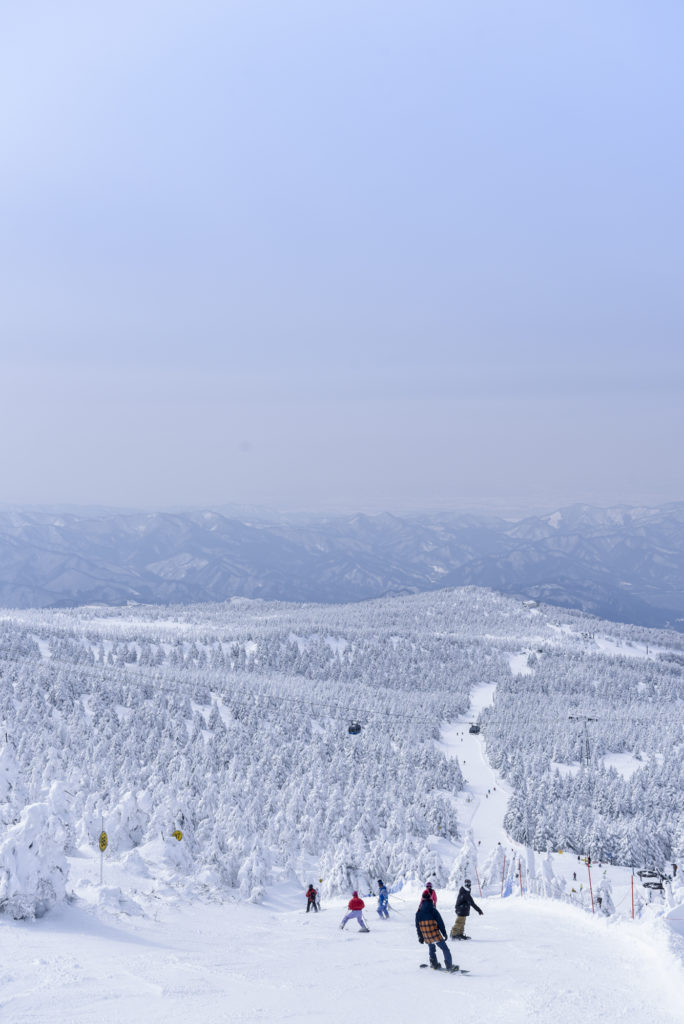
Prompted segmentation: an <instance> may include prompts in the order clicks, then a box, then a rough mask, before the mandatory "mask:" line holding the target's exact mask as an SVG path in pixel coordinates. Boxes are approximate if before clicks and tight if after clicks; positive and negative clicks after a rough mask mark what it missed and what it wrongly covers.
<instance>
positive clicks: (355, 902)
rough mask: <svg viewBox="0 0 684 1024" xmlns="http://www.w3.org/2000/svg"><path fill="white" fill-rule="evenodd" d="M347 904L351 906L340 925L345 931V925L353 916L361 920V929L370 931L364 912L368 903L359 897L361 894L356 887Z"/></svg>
mask: <svg viewBox="0 0 684 1024" xmlns="http://www.w3.org/2000/svg"><path fill="white" fill-rule="evenodd" d="M347 906H348V907H349V913H348V914H347V915H346V916H345V917H343V918H342V924H341V925H340V928H341V930H342V931H344V926H345V924H346V923H347V921H351V919H352V918H355V919H356V920H357V921H358V922H359V931H362V932H369V931H370V928H368V927H366V922H365V921H364V919H363V914H362V910H363V908H364V907H365V906H366V904H365V903H364V902H363V900H362V899H360V898H359V894H358V892H357V891H356V889H354V892H353V893H352V898H351V899H350V900H349V903H348V904H347Z"/></svg>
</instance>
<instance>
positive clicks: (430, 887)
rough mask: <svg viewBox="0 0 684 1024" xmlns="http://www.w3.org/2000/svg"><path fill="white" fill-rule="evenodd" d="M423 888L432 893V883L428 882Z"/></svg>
mask: <svg viewBox="0 0 684 1024" xmlns="http://www.w3.org/2000/svg"><path fill="white" fill-rule="evenodd" d="M425 888H426V889H429V890H430V892H432V882H428V884H427V885H426V886H425Z"/></svg>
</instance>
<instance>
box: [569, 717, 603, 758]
mask: <svg viewBox="0 0 684 1024" xmlns="http://www.w3.org/2000/svg"><path fill="white" fill-rule="evenodd" d="M568 718H569V719H570V721H571V722H582V725H583V736H582V746H583V748H584V762H585V764H586V766H587V767H589V764H590V762H591V747H590V745H589V729H588V728H587V724H588V723H589V722H598V718H592V716H591V715H568Z"/></svg>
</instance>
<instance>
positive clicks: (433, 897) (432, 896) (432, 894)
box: [425, 882, 437, 906]
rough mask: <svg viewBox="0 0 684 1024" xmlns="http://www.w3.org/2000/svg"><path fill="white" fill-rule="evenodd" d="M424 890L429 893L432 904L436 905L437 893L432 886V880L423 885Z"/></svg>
mask: <svg viewBox="0 0 684 1024" xmlns="http://www.w3.org/2000/svg"><path fill="white" fill-rule="evenodd" d="M425 890H426V892H428V893H429V894H430V899H431V900H432V902H433V903H434V905H435V906H437V893H436V892H435V890H434V889H433V888H432V882H428V884H427V885H426V886H425Z"/></svg>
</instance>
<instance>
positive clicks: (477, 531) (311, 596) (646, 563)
mask: <svg viewBox="0 0 684 1024" xmlns="http://www.w3.org/2000/svg"><path fill="white" fill-rule="evenodd" d="M463 585H476V586H486V587H491V588H492V589H495V590H498V591H500V592H502V593H506V594H513V595H517V596H524V597H527V598H530V599H535V600H538V601H544V602H547V603H550V604H555V605H559V606H564V607H569V608H580V609H582V610H584V611H588V612H591V613H593V614H596V615H599V616H601V617H604V618H610V619H613V620H615V621H624V622H633V623H638V624H641V625H647V626H665V625H669V626H671V627H673V628H676V629H680V628H682V624H683V623H684V504H681V503H680V504H674V505H669V506H666V507H664V508H660V509H651V508H627V507H620V508H612V509H597V508H592V507H589V506H586V505H580V506H573V507H571V508H566V509H562V510H559V511H557V512H555V513H553V514H551V515H546V516H533V517H528V518H526V519H522V520H520V521H518V522H510V521H507V520H504V519H500V518H496V517H493V516H476V515H472V514H451V515H446V514H444V515H439V516H437V515H433V516H422V517H417V516H402V517H400V516H395V515H389V514H382V515H375V516H367V515H356V516H347V517H341V518H336V519H324V520H323V519H322V520H316V521H309V522H286V521H284V520H282V519H281V520H278V521H272V522H267V521H265V520H263V519H254V520H240V519H235V518H227V517H226V516H225V515H222V514H221V513H219V512H217V511H198V512H186V513H180V512H179V513H125V514H124V513H115V512H111V511H109V512H108V511H106V510H89V511H84V512H83V513H80V514H77V513H75V512H73V511H72V512H63V513H60V514H55V513H50V512H39V511H35V510H33V511H27V510H21V509H13V510H9V511H5V512H2V513H0V603H1V604H4V605H6V606H8V607H67V606H73V605H79V604H88V603H103V604H110V605H117V604H126V603H127V602H141V603H149V602H152V603H166V602H174V603H178V602H181V603H185V602H187V603H193V602H198V601H221V600H225V599H228V598H231V597H234V596H243V597H259V598H263V599H265V600H287V601H315V602H347V601H360V600H367V599H370V598H375V597H381V596H387V595H393V594H407V593H418V592H423V591H429V590H435V589H440V588H442V587H445V586H463Z"/></svg>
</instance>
